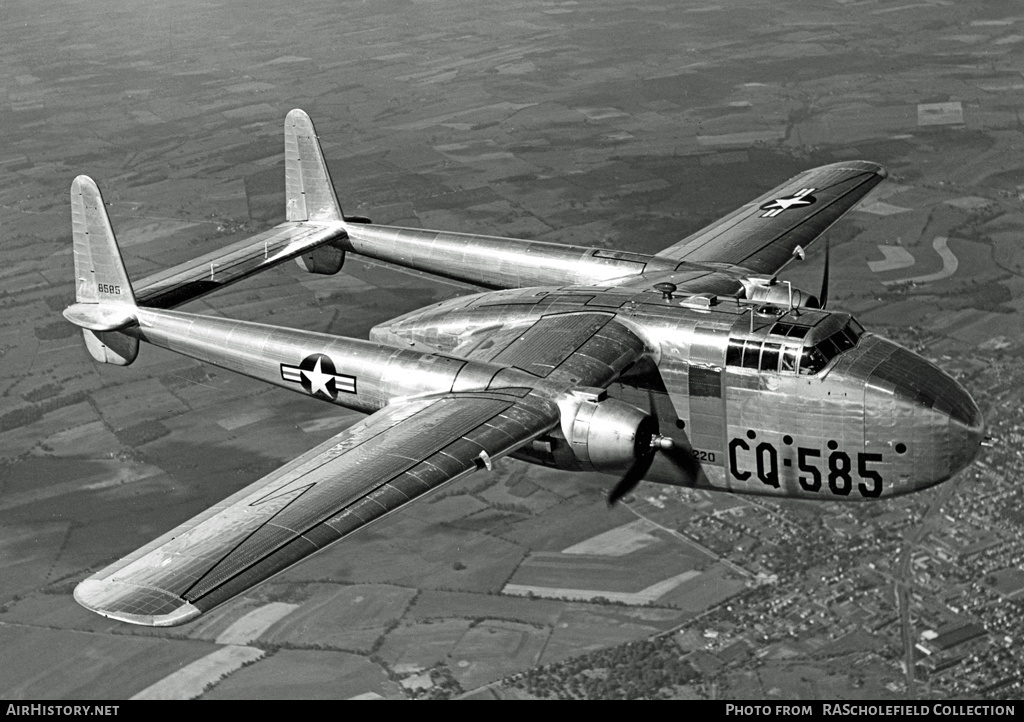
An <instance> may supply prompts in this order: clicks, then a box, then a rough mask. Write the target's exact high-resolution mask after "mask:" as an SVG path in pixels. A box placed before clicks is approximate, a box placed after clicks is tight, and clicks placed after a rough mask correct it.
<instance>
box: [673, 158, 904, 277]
mask: <svg viewBox="0 0 1024 722" xmlns="http://www.w3.org/2000/svg"><path fill="white" fill-rule="evenodd" d="M886 175H887V173H886V171H885V169H884V168H882V167H881V166H880V165H877V164H875V163H869V162H867V161H849V162H844V163H833V164H831V165H826V166H821V167H820V168H814V169H811V170H809V171H806V172H804V173H801V174H800V175H798V176H796V177H795V178H793V179H792V180H790V181H787V182H786V183H783V184H782V185H780V186H778V187H777V188H774V189H773V190H771V191H769V192H768V193H765V194H764V195H763V196H761V197H760V198H758V199H757V200H755V201H752V202H751V203H748V204H747V205H745V206H743V207H742V208H740V209H738V210H736V211H734V212H732V213H730V214H729V215H728V216H726V217H725V218H723V219H721V220H719V221H716V222H715V223H713V224H711V225H710V226H708V227H706V228H704V229H702V230H700V231H697V232H696V233H694V234H693V235H691V236H687V237H686V238H684V239H683V240H681V241H679V243H676V244H675V245H673V246H670V247H668V248H666V249H665V250H663V251H661V252H660V253H658V254H657V256H656V257H660V258H670V259H673V260H677V261H691V262H695V263H728V264H731V265H734V266H741V267H743V268H745V269H748V270H750V271H753V272H755V273H765V274H775V273H776V272H777V271H779V269H781V268H782V267H783V266H785V265H786V264H787V263H788V262H789V261H791V260H792V259H793V255H794V252H795V251H796V248H797V246H800V247H802V248H806V247H807V246H808V245H809V244H810V243H811V242H812V241H814V239H815V238H817V237H818V236H819V235H821V234H822V233H823V232H824V231H825V230H826V229H827V228H828V227H829V226H831V225H832V224H833V223H835V222H836V221H837V220H839V218H840V216H842V215H843V214H844V213H846V212H847V211H849V210H850V209H851V208H853V207H854V206H855V205H856V204H857V202H858V201H860V199H861V198H863V197H864V196H865V195H867V193H868V191H870V190H871V189H872V188H874V187H875V186H876V185H878V184H879V183H881V182H882V181H883V180H884V179H885V177H886Z"/></svg>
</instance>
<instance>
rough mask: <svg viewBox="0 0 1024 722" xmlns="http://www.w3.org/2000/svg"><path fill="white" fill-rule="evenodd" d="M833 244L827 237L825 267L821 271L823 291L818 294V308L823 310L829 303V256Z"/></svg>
mask: <svg viewBox="0 0 1024 722" xmlns="http://www.w3.org/2000/svg"><path fill="white" fill-rule="evenodd" d="M830 248H831V244H830V243H829V240H828V237H827V236H826V237H825V268H824V269H822V272H821V293H819V294H818V308H820V309H821V310H822V311H824V310H825V305H826V304H827V303H828V258H829V249H830Z"/></svg>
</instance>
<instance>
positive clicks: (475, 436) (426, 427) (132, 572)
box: [75, 394, 558, 626]
mask: <svg viewBox="0 0 1024 722" xmlns="http://www.w3.org/2000/svg"><path fill="white" fill-rule="evenodd" d="M557 420H558V412H557V409H556V408H555V407H554V406H553V405H551V404H549V403H547V402H541V401H539V400H537V399H535V398H530V399H529V400H528V401H524V400H522V399H518V398H515V397H506V396H502V395H501V394H487V395H453V396H447V397H443V398H433V399H419V400H416V401H412V402H409V403H405V404H401V405H398V406H389V407H386V408H384V409H382V410H381V411H378V412H377V413H375V414H374V415H372V416H371V417H369V418H368V419H366V420H364V421H363V422H361V423H359V424H356V425H355V426H353V427H351V428H350V429H347V430H346V431H344V432H342V433H341V434H339V435H338V436H336V437H334V438H333V439H331V440H329V441H328V442H325V443H324V444H321V445H320V446H318V447H316V448H315V449H313V450H311V451H309V452H307V453H306V454H304V455H303V456H301V457H299V458H298V459H296V460H294V461H292V462H290V463H289V464H287V465H285V466H284V467H282V468H281V469H279V470H277V471H276V472H274V473H272V474H270V475H268V476H267V477H265V478H264V479H261V480H260V481H258V482H256V483H255V484H252V485H251V486H249V487H247V488H246V489H243V490H242V491H241V492H239V493H237V494H235V495H233V496H231V497H229V498H228V499H226V500H225V501H223V502H221V503H220V504H218V505H216V506H215V507H213V508H211V509H210V510H208V511H207V512H205V513H203V514H200V515H199V516H197V517H195V518H194V519H192V520H190V521H188V522H186V523H185V524H182V525H181V526H179V527H178V528H176V529H174V530H173V531H171V532H169V533H168V534H165V535H164V536H163V537H161V538H160V539H157V540H156V541H154V542H152V543H151V544H148V545H146V546H145V547H143V548H142V549H140V550H138V551H137V552H135V553H134V554H132V555H129V556H128V557H125V558H124V559H122V560H121V561H119V562H116V563H115V564H113V565H111V566H110V567H107V568H106V569H104V570H102V571H100V572H98V573H97V574H95V575H93V576H92V577H90V578H89V579H87V580H86V581H84V582H83V583H82V584H80V585H79V586H78V588H77V589H76V590H75V597H76V599H78V601H79V602H80V603H81V604H83V605H84V606H86V607H88V608H89V609H92V610H94V611H96V612H98V613H100V614H103V615H105V616H108V617H112V618H114V619H120V620H122V621H128V622H133V623H136V624H148V625H153V626H165V625H171V624H180V623H182V622H185V621H188V620H189V619H191V618H193V617H195V616H197V615H199V614H201V613H202V612H204V611H207V610H209V609H211V608H212V607H214V606H216V605H217V604H220V603H221V602H224V601H226V600H227V599H230V598H231V597H233V596H235V595H236V594H239V593H241V592H243V591H245V590H246V589H248V588H250V587H251V586H253V585H254V584H257V583H258V582H260V581H263V580H264V579H266V578H268V577H270V576H272V575H274V574H276V573H278V572H280V571H282V570H284V569H286V568H287V567H289V566H291V565H292V564H294V563H296V562H298V561H299V560H301V559H303V558H305V557H306V556H308V555H309V554H312V553H314V552H316V551H318V550H319V549H322V548H323V547H324V546H326V545H327V544H330V543H331V542H334V541H337V540H338V539H341V538H342V537H344V536H347V535H348V534H350V533H352V532H354V531H356V530H358V529H360V528H362V527H363V526H365V525H366V524H368V523H371V522H373V521H375V520H377V519H379V518H381V517H382V516H384V515H386V514H388V513H390V512H392V511H395V510H396V509H398V508H401V507H402V506H404V505H405V504H407V503H409V502H410V501H412V500H414V499H416V498H418V497H419V496H421V495H422V494H425V493H427V492H429V491H432V490H433V489H435V488H437V487H438V486H439V485H441V484H443V483H445V482H447V481H450V480H452V479H455V478H458V477H460V476H463V475H465V474H467V473H470V472H472V471H474V470H475V469H476V468H477V467H478V463H477V457H478V455H479V453H480V451H485V452H486V453H487V455H488V456H489V457H492V458H497V457H500V456H502V455H504V454H506V453H509V452H510V451H513V450H514V449H515V448H518V446H520V445H522V444H523V443H526V442H528V441H530V440H531V439H533V438H535V437H536V436H538V435H540V434H542V433H544V432H545V431H547V430H548V429H549V428H551V426H553V425H554V424H555V423H557ZM474 452H475V453H474Z"/></svg>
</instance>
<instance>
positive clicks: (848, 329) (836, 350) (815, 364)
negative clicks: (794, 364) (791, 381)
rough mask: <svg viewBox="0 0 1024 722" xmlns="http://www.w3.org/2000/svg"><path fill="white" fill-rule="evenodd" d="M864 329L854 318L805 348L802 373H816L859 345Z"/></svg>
mask: <svg viewBox="0 0 1024 722" xmlns="http://www.w3.org/2000/svg"><path fill="white" fill-rule="evenodd" d="M863 333H864V329H863V328H862V327H861V325H860V324H859V323H857V322H856V321H854V320H853V319H852V318H851V319H850V321H849V323H847V324H846V325H845V326H843V327H842V328H841V329H839V330H838V331H836V332H835V333H833V334H832V335H831V336H828V337H827V338H823V339H821V340H820V341H818V343H816V344H815V345H814V346H812V347H810V348H805V349H804V350H803V354H802V355H801V356H800V374H801V375H804V374H808V375H809V374H816V373H818V372H819V371H821V370H822V369H823V368H825V366H826V365H828V362H829V361H831V360H832V359H834V358H835V357H836V356H838V355H839V354H841V353H842V352H843V351H847V350H849V349H851V348H853V347H854V346H856V345H857V341H858V340H860V337H861V334H863Z"/></svg>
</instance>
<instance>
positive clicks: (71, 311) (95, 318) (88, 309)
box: [64, 303, 138, 331]
mask: <svg viewBox="0 0 1024 722" xmlns="http://www.w3.org/2000/svg"><path fill="white" fill-rule="evenodd" d="M64 318H66V319H67V320H68V321H70V322H71V323H73V324H75V325H76V326H79V327H81V328H87V329H89V330H90V331H117V330H119V329H122V328H127V327H128V326H131V325H134V324H135V323H138V317H137V316H136V314H135V308H134V307H133V306H126V305H124V304H113V303H75V304H72V305H70V306H68V307H67V308H65V309H64Z"/></svg>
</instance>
